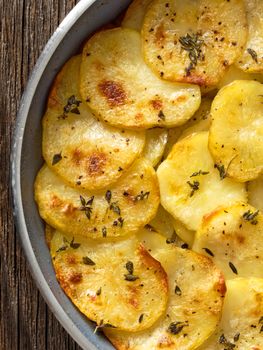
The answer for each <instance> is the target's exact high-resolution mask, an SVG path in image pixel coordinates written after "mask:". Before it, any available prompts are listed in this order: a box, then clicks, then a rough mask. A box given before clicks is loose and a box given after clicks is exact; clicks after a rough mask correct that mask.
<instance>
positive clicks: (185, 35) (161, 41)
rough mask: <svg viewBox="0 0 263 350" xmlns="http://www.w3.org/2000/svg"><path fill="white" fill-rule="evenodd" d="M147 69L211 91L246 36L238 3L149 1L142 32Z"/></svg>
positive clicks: (240, 7) (243, 18) (235, 55)
mask: <svg viewBox="0 0 263 350" xmlns="http://www.w3.org/2000/svg"><path fill="white" fill-rule="evenodd" d="M142 37H143V48H144V56H145V60H146V62H147V64H149V66H150V67H151V68H152V69H153V70H154V71H155V72H156V73H157V74H158V75H161V76H162V77H163V78H164V79H167V80H171V81H177V82H184V83H194V84H198V85H201V86H213V85H216V84H217V83H218V81H219V80H220V78H221V77H222V75H223V73H224V71H225V70H226V67H228V66H229V65H231V64H233V63H234V61H235V60H236V59H237V58H238V57H239V56H240V54H241V52H242V47H243V46H244V45H245V42H246V37H247V23H246V13H245V8H244V4H243V1H242V0H232V1H225V0H214V1H210V0H196V1H192V0H187V1H173V0H155V1H153V3H152V5H150V6H149V9H148V11H147V14H146V16H145V19H144V24H143V28H142Z"/></svg>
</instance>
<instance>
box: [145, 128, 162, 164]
mask: <svg viewBox="0 0 263 350" xmlns="http://www.w3.org/2000/svg"><path fill="white" fill-rule="evenodd" d="M167 139H168V131H167V130H165V129H160V128H156V129H151V130H147V131H146V142H145V146H144V150H143V153H142V157H144V158H146V159H148V160H149V161H150V162H151V164H152V166H153V167H155V166H156V165H157V164H158V163H159V161H160V160H161V158H162V155H163V152H164V149H165V146H166V143H167Z"/></svg>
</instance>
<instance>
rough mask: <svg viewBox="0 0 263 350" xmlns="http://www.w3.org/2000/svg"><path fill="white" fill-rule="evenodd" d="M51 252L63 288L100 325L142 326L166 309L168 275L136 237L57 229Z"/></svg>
mask: <svg viewBox="0 0 263 350" xmlns="http://www.w3.org/2000/svg"><path fill="white" fill-rule="evenodd" d="M51 256H52V261H53V265H54V268H55V272H56V276H57V279H58V281H59V283H60V285H61V287H62V288H63V289H64V291H65V293H66V294H67V295H68V296H69V298H70V299H71V300H72V302H73V303H74V304H75V305H76V306H77V307H78V309H79V310H80V311H81V312H82V313H84V315H86V316H87V317H88V318H90V319H91V320H92V321H95V322H96V323H97V325H98V326H99V327H103V326H104V327H116V328H118V329H120V330H126V331H133V332H134V331H139V330H144V329H147V328H149V327H150V326H151V325H153V324H154V322H156V321H157V320H158V319H159V317H160V316H162V314H163V313H164V311H165V308H166V304H167V299H168V280H167V275H166V273H165V271H164V269H163V268H162V266H161V264H160V263H159V262H158V261H156V260H155V259H154V258H153V257H152V256H151V255H150V254H149V253H148V252H147V250H146V249H145V248H144V247H143V246H142V245H141V244H140V243H139V241H138V240H137V239H136V238H135V237H130V238H127V239H126V240H121V241H120V240H119V241H115V242H114V241H109V240H106V241H100V242H98V241H95V240H93V239H87V238H83V237H80V236H74V235H73V234H69V235H65V234H63V233H61V232H58V231H56V233H55V235H54V237H53V239H52V241H51ZM142 314H143V315H144V316H143V321H140V317H141V315H142Z"/></svg>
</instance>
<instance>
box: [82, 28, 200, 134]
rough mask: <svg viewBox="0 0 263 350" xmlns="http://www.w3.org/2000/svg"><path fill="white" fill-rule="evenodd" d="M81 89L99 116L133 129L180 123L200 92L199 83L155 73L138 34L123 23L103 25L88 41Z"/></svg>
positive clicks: (193, 108)
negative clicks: (181, 81) (111, 26)
mask: <svg viewBox="0 0 263 350" xmlns="http://www.w3.org/2000/svg"><path fill="white" fill-rule="evenodd" d="M80 91H81V95H82V98H83V100H85V101H86V102H87V104H88V105H89V106H90V107H91V109H93V110H94V111H95V112H96V114H97V115H98V116H99V117H100V118H101V119H102V120H104V121H105V122H107V123H109V124H111V125H114V126H117V127H121V128H122V127H125V128H132V129H148V128H151V127H153V126H161V127H164V126H165V127H173V126H176V125H181V124H183V123H184V122H185V121H187V120H188V119H189V118H191V116H192V115H193V114H194V112H195V111H196V110H197V109H198V107H199V105H200V98H201V97H200V89H199V87H198V86H194V85H187V84H178V83H171V82H166V81H164V80H161V79H159V78H158V77H157V76H156V75H155V74H154V73H153V72H152V71H151V69H150V68H149V67H148V66H147V65H146V64H145V62H144V60H143V57H142V52H141V37H140V34H139V33H138V32H136V31H135V30H132V29H127V28H115V29H111V30H106V31H101V32H99V33H97V34H95V35H94V36H93V37H92V38H91V39H90V40H89V41H88V42H87V44H86V45H85V47H84V50H83V56H82V65H81V82H80Z"/></svg>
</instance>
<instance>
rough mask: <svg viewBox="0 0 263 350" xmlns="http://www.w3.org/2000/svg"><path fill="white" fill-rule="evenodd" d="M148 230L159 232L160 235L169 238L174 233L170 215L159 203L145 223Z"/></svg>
mask: <svg viewBox="0 0 263 350" xmlns="http://www.w3.org/2000/svg"><path fill="white" fill-rule="evenodd" d="M147 227H148V229H149V230H152V231H155V232H158V233H160V234H161V235H163V236H165V237H167V238H171V237H172V236H173V234H174V227H173V222H172V216H171V215H170V214H169V213H167V211H166V210H164V208H163V207H162V206H161V205H159V208H158V211H157V213H156V215H155V217H154V218H153V219H152V220H151V221H150V222H149V225H147Z"/></svg>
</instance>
